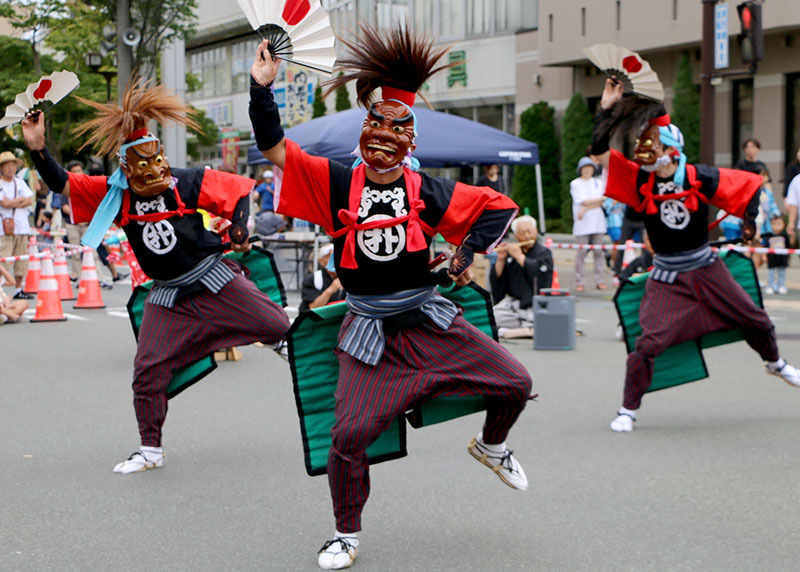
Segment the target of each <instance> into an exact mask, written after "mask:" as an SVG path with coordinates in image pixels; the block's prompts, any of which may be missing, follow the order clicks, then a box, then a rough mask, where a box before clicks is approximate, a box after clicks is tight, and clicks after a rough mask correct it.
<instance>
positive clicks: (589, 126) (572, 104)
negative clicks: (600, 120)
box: [561, 92, 594, 225]
mask: <svg viewBox="0 0 800 572" xmlns="http://www.w3.org/2000/svg"><path fill="white" fill-rule="evenodd" d="M593 129H594V121H593V119H592V114H591V113H590V112H589V108H588V107H587V106H586V102H585V101H584V100H583V95H581V94H580V92H577V93H575V94H574V95H573V96H572V98H571V99H570V100H569V105H567V109H566V110H565V111H564V116H563V117H562V118H561V220H562V221H563V223H564V224H565V225H567V224H571V223H572V199H571V198H570V195H569V183H570V181H572V179H574V178H575V176H576V175H575V169H576V167H577V166H578V160H579V159H580V158H581V157H583V156H585V155H586V148H587V147H588V146H589V145H590V144H591V142H592V130H593Z"/></svg>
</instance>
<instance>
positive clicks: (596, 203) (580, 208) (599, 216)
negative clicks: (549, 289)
mask: <svg viewBox="0 0 800 572" xmlns="http://www.w3.org/2000/svg"><path fill="white" fill-rule="evenodd" d="M595 172H596V167H595V164H594V163H593V162H592V160H591V159H590V158H589V157H582V158H581V160H580V161H578V175H579V177H578V178H577V179H573V180H572V182H570V184H569V193H570V195H571V196H572V218H573V220H574V223H573V225H572V234H574V235H575V242H577V243H578V244H603V237H604V236H605V234H606V215H605V212H604V211H603V201H604V200H605V197H603V193H604V191H605V185H603V182H602V181H601V180H600V178H599V177H595V176H594V175H595ZM586 252H587V251H586V250H579V251H578V252H577V257H576V258H575V290H576V291H578V292H583V290H584V284H585V279H584V276H583V266H584V259H585V258H586ZM593 252H594V284H595V286H596V287H597V289H598V290H605V288H606V284H605V280H604V276H603V261H604V257H603V252H602V251H601V250H594V251H593Z"/></svg>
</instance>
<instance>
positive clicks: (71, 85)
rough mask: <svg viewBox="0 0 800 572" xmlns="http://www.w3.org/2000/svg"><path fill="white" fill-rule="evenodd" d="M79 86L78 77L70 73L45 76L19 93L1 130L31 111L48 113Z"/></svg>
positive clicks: (17, 121)
mask: <svg viewBox="0 0 800 572" xmlns="http://www.w3.org/2000/svg"><path fill="white" fill-rule="evenodd" d="M79 85H80V82H79V81H78V76H77V75H75V74H74V73H72V72H70V71H60V72H53V73H52V74H50V75H46V76H44V77H43V78H41V79H40V80H39V81H36V82H34V83H32V84H30V85H29V86H28V88H27V89H26V90H25V91H23V92H22V93H18V94H17V97H16V98H15V99H14V103H12V104H11V105H9V106H8V107H6V114H5V115H4V116H3V118H2V119H0V129H4V128H6V127H8V126H9V125H13V124H14V123H19V122H20V121H22V120H23V119H25V116H26V115H27V114H28V113H30V112H31V111H36V110H38V111H47V110H48V109H50V108H51V107H53V106H54V105H55V104H56V103H58V102H59V101H61V100H62V99H64V98H65V97H67V96H68V95H69V94H70V93H72V91H73V90H74V89H75V88H76V87H78V86H79Z"/></svg>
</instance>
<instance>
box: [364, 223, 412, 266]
mask: <svg viewBox="0 0 800 572" xmlns="http://www.w3.org/2000/svg"><path fill="white" fill-rule="evenodd" d="M389 218H394V217H392V216H389V215H386V214H376V215H372V216H371V217H369V218H366V219H364V220H363V221H362V223H361V224H364V223H368V222H372V221H376V220H386V219H389ZM356 240H357V241H358V247H359V248H360V249H361V252H363V253H364V255H365V256H366V257H367V258H369V259H370V260H377V261H378V262H386V261H388V260H394V259H395V258H397V257H398V256H399V254H400V253H401V252H402V251H403V249H404V248H405V247H406V230H405V229H404V228H403V225H402V224H398V225H395V226H390V227H389V228H372V229H369V230H359V231H358V232H357V233H356Z"/></svg>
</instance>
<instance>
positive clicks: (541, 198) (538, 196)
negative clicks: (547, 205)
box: [535, 163, 547, 234]
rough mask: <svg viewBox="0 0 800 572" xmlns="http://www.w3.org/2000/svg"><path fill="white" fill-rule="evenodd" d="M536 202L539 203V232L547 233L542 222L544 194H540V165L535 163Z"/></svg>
mask: <svg viewBox="0 0 800 572" xmlns="http://www.w3.org/2000/svg"><path fill="white" fill-rule="evenodd" d="M535 171H536V202H537V203H539V232H541V233H542V234H546V233H547V227H546V226H545V222H544V196H542V166H541V165H540V164H539V163H536V167H535Z"/></svg>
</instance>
